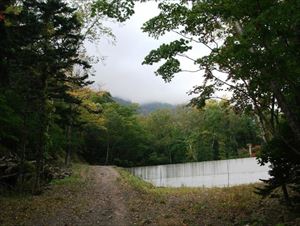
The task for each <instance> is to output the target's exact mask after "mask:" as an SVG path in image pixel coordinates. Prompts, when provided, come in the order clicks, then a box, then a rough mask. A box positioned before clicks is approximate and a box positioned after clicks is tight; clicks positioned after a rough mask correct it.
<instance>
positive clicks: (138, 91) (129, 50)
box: [87, 2, 207, 104]
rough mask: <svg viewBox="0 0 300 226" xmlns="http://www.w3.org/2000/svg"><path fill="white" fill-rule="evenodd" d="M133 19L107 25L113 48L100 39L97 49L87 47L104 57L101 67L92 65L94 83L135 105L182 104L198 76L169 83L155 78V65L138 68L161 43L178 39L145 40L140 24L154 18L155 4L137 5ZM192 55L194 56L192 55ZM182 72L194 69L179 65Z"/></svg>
mask: <svg viewBox="0 0 300 226" xmlns="http://www.w3.org/2000/svg"><path fill="white" fill-rule="evenodd" d="M135 12H136V13H135V15H134V16H133V17H132V18H131V19H130V20H129V21H128V22H126V23H125V24H124V25H120V24H117V23H109V24H108V26H110V27H111V28H112V31H113V33H114V34H115V36H116V38H117V42H116V45H112V44H111V43H109V42H108V41H107V40H105V39H103V40H102V42H100V43H99V45H97V46H96V45H94V44H88V45H87V50H88V53H89V54H90V55H96V56H97V55H98V56H99V55H101V56H106V60H105V63H104V64H103V63H98V64H96V65H94V68H95V70H96V76H95V77H94V78H93V79H94V80H95V82H96V83H98V84H100V85H102V86H103V88H104V89H105V90H107V91H109V92H111V94H112V95H114V96H118V97H122V98H125V99H129V100H131V101H134V102H138V103H145V102H151V101H161V102H167V103H172V104H174V103H176V104H178V103H185V102H188V100H189V99H190V98H191V97H190V96H188V95H187V94H186V93H187V91H189V90H191V89H192V87H193V86H194V85H197V84H200V83H201V80H202V78H201V73H199V72H198V73H197V74H196V73H195V74H190V73H180V74H178V75H177V76H176V77H175V78H174V79H173V80H172V81H171V82H170V83H165V82H164V81H163V79H162V78H160V77H157V76H155V74H154V71H155V70H156V69H157V68H158V66H159V65H153V66H147V65H141V63H142V61H143V59H144V57H145V56H146V55H147V54H148V53H149V52H150V51H151V50H152V49H155V48H157V47H159V46H160V44H162V43H166V42H170V41H172V40H175V39H176V38H178V36H177V35H176V34H175V33H172V34H168V35H165V36H164V37H162V38H161V39H159V40H155V39H153V38H150V37H148V35H147V34H146V33H143V32H142V31H141V29H140V28H141V26H142V24H143V23H144V22H145V21H147V20H148V19H150V18H152V17H153V16H155V15H157V14H158V9H157V3H156V2H146V3H137V5H136V7H135ZM195 51H196V52H195ZM195 51H194V53H192V55H199V54H201V55H204V54H207V50H205V49H204V48H201V47H200V48H197V49H196V50H195ZM183 64H184V68H185V69H190V70H193V68H194V69H195V66H194V65H193V64H192V63H191V62H188V60H185V61H183Z"/></svg>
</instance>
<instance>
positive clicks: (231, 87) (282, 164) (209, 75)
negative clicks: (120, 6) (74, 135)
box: [143, 0, 300, 184]
mask: <svg viewBox="0 0 300 226" xmlns="http://www.w3.org/2000/svg"><path fill="white" fill-rule="evenodd" d="M159 9H160V13H159V15H157V16H156V17H153V18H152V19H150V20H149V21H147V22H146V23H145V24H144V26H143V31H144V32H147V33H148V34H149V35H150V36H153V37H155V38H159V37H160V36H162V35H164V34H165V33H167V32H170V31H175V32H176V33H177V34H179V35H180V38H182V37H184V38H185V43H186V45H187V46H192V43H193V44H194V46H195V45H197V44H199V45H201V46H202V47H207V48H208V50H209V54H208V55H205V56H203V55H202V56H199V57H198V59H197V57H196V58H194V63H195V64H196V65H197V66H198V68H199V71H201V70H203V71H204V73H203V76H204V82H203V84H202V85H200V86H198V87H196V88H195V89H194V91H193V92H192V93H194V94H197V95H198V96H197V97H196V98H194V99H193V100H192V104H193V105H197V106H199V107H204V106H205V103H206V100H207V99H210V98H211V97H212V95H213V94H214V93H216V92H217V91H220V90H224V91H231V92H232V94H233V95H232V98H231V102H232V103H233V104H235V106H236V108H239V109H240V111H242V112H243V111H247V112H252V113H254V114H255V115H256V116H257V118H258V120H259V122H260V127H261V129H262V135H263V138H264V141H265V142H266V145H265V147H266V148H265V151H264V158H263V159H261V161H262V162H265V163H266V161H267V160H269V161H270V163H271V164H272V165H273V169H272V172H273V174H274V175H273V176H274V178H273V179H274V180H273V179H272V180H273V181H269V182H270V183H272V184H274V183H275V181H276V180H278V181H277V182H276V183H275V184H277V183H278V184H282V175H284V174H285V172H286V171H287V172H289V171H295V170H294V166H293V165H294V162H293V158H290V157H287V156H286V153H289V154H288V155H290V154H291V153H290V152H293V153H294V154H295V156H294V158H297V159H299V155H300V151H299V150H300V117H299V116H300V108H299V106H300V102H299V100H300V98H299V87H300V80H299V76H300V67H299V59H300V58H299V56H300V42H299V25H300V17H299V15H300V14H299V13H298V12H299V10H300V2H299V1H295V0H291V1H247V0H241V1H227V0H213V1H192V2H189V1H181V3H180V4H179V3H174V2H172V1H164V2H162V3H160V5H159ZM175 42H176V41H175ZM161 49H163V50H164V51H163V53H167V54H168V56H171V58H170V59H175V57H176V56H178V55H180V56H184V55H187V56H188V53H189V52H188V51H189V49H186V50H184V51H183V52H178V51H177V49H176V48H172V45H165V44H162V46H161V47H160V48H158V49H157V50H152V51H151V52H150V53H149V54H148V56H146V57H145V61H144V63H147V64H153V63H156V62H160V61H164V60H165V59H166V57H165V55H164V54H157V53H160V50H161ZM154 53H156V54H155V55H154ZM153 56H155V57H153ZM189 59H190V60H193V59H192V58H189ZM180 71H181V67H180V61H176V63H168V64H167V65H166V66H165V65H164V64H163V65H162V66H160V67H159V69H158V70H157V74H160V75H161V76H162V77H163V79H164V80H165V81H168V82H169V81H170V80H171V79H172V78H173V77H174V74H175V73H178V72H180ZM282 117H283V118H284V120H285V123H284V124H286V126H287V127H288V128H289V129H288V130H287V131H289V134H291V136H290V138H291V139H287V138H286V137H285V136H284V135H283V134H282V128H281V126H282V123H281V122H280V120H281V118H282ZM212 121H213V120H212ZM211 126H212V127H213V125H211ZM224 134H226V132H225V131H224ZM204 135H207V136H212V135H211V134H209V131H208V132H207V131H206V132H205V133H204V134H202V136H204ZM194 137H196V140H198V138H197V136H194ZM227 137H229V138H230V142H229V143H230V146H235V145H236V144H235V143H236V141H235V140H234V139H231V137H232V136H231V134H227ZM227 142H228V141H227ZM192 143H193V142H192ZM213 144H214V145H215V153H218V152H219V151H221V150H218V149H220V148H221V147H222V145H223V144H222V143H221V142H219V141H218V143H213ZM216 144H218V145H216ZM214 145H213V146H214ZM193 146H195V144H194V145H192V144H191V146H190V151H189V153H190V156H191V158H193V159H195V158H196V157H195V156H196V155H195V154H194V152H193V149H194V148H193ZM204 146H205V144H204ZM223 152H224V151H223ZM220 153H222V151H221V152H220ZM225 153H227V154H225V155H228V154H229V153H228V152H226V151H225ZM228 156H229V155H228ZM266 156H268V157H266ZM279 156H280V157H279ZM284 156H285V157H284ZM297 164H298V163H297ZM288 177H289V176H288ZM284 183H289V182H287V181H286V182H284ZM297 183H299V182H297Z"/></svg>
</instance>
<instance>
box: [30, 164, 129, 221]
mask: <svg viewBox="0 0 300 226" xmlns="http://www.w3.org/2000/svg"><path fill="white" fill-rule="evenodd" d="M85 177H87V178H88V180H87V183H88V184H87V185H84V186H83V188H82V189H81V190H80V192H79V193H78V192H71V193H69V191H65V192H66V194H65V195H66V196H67V198H66V197H64V201H63V202H62V203H61V205H60V206H59V208H57V207H56V209H57V210H56V211H55V214H49V215H48V214H47V215H46V216H39V217H37V218H36V219H33V220H32V221H31V224H32V225H47V226H49V225H59V226H60V225H62V226H75V225H76V226H93V225H97V226H98V225H99V226H110V225H111V226H126V225H131V223H130V220H129V217H128V212H127V209H126V203H125V202H126V201H125V197H126V194H124V191H123V190H122V189H121V184H120V181H119V180H118V177H119V174H118V172H117V171H116V170H115V169H114V168H113V167H110V166H91V167H89V170H88V173H87V175H85ZM58 199H59V198H58ZM66 200H67V201H66Z"/></svg>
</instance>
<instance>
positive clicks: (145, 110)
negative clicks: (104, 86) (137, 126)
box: [113, 97, 177, 115]
mask: <svg viewBox="0 0 300 226" xmlns="http://www.w3.org/2000/svg"><path fill="white" fill-rule="evenodd" d="M113 100H114V101H116V102H117V103H119V104H121V105H124V106H128V105H131V104H135V103H134V102H132V101H130V100H126V99H123V98H121V97H113ZM176 106H177V105H174V104H169V103H163V102H149V103H145V104H140V105H139V110H138V111H139V113H141V114H144V115H147V114H149V113H151V112H153V111H156V110H159V109H174V108H176Z"/></svg>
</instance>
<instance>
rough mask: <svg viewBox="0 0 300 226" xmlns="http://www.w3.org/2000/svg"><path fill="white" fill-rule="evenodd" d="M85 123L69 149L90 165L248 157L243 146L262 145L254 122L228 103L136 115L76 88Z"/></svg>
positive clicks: (104, 94) (135, 111)
mask: <svg viewBox="0 0 300 226" xmlns="http://www.w3.org/2000/svg"><path fill="white" fill-rule="evenodd" d="M74 95H76V96H77V97H78V98H80V99H81V101H82V106H80V108H79V111H80V118H81V121H83V122H85V124H84V125H83V126H82V127H81V130H80V133H79V134H76V133H73V136H74V137H73V138H72V144H71V145H72V148H71V149H72V150H77V151H76V152H77V153H79V154H80V156H82V157H83V158H84V159H85V160H86V161H88V162H89V163H92V164H116V165H120V166H125V167H129V166H137V165H155V164H170V163H181V162H188V161H189V162H190V161H207V160H218V159H228V158H237V157H248V156H249V152H248V149H247V144H250V143H251V144H260V142H261V140H260V129H259V128H258V127H257V123H256V121H255V118H253V117H251V116H247V115H246V114H238V113H235V111H234V109H233V107H232V106H230V105H229V104H228V102H226V101H220V102H218V101H209V102H208V103H207V105H206V107H205V108H203V109H201V110H199V109H196V108H193V107H185V106H178V107H177V108H176V109H173V110H171V109H170V110H168V109H164V110H156V111H154V112H152V113H151V114H148V115H141V114H139V113H138V112H139V107H138V105H120V104H118V103H116V102H115V101H114V100H113V98H112V97H111V96H110V94H109V93H107V92H101V91H98V92H96V91H93V90H91V89H87V88H85V89H80V90H77V91H76V92H75V93H74Z"/></svg>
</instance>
